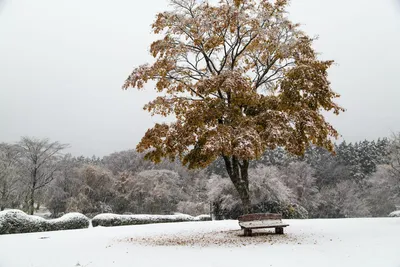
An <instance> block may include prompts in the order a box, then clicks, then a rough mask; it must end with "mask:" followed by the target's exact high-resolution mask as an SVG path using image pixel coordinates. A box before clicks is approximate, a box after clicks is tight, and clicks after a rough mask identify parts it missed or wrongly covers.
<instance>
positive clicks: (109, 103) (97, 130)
mask: <svg viewBox="0 0 400 267" xmlns="http://www.w3.org/2000/svg"><path fill="white" fill-rule="evenodd" d="M398 2H399V0H379V1H378V0H375V1H373V0H292V4H291V7H290V16H291V18H292V20H293V21H295V22H300V23H302V24H303V29H304V30H305V31H306V32H307V33H309V34H310V35H312V36H314V35H318V36H319V40H318V41H317V42H316V44H315V47H316V49H317V50H318V51H319V52H321V56H322V58H324V59H334V60H335V61H336V62H337V64H336V65H335V66H334V67H333V68H332V70H331V71H330V79H331V81H332V86H333V89H334V90H335V91H336V92H338V93H340V94H341V95H342V97H341V99H340V100H339V103H340V104H341V105H342V106H344V107H345V108H346V109H347V112H346V113H344V114H342V115H340V116H339V117H335V116H333V115H332V116H328V118H329V121H330V122H331V123H333V125H334V126H335V127H336V128H337V129H338V130H339V132H340V133H341V135H342V136H343V138H344V139H345V140H348V141H352V142H354V141H358V140H363V139H375V138H378V137H384V136H390V135H391V133H392V132H396V131H400V65H399V62H400V50H399V49H400V4H399V3H398ZM166 6H167V0H148V1H135V0H113V1H111V0H108V1H106V0H0V142H14V141H17V140H18V139H19V138H20V136H24V135H27V136H36V137H48V138H50V139H51V140H58V141H61V142H64V143H69V144H70V145H71V148H70V150H69V151H70V152H71V153H72V154H74V155H80V154H83V155H85V156H91V155H93V154H96V155H98V156H104V155H106V154H109V153H112V152H116V151H120V150H125V149H131V148H134V147H135V146H136V144H137V142H138V141H139V140H140V138H141V136H142V135H143V134H144V132H145V131H146V129H147V128H149V127H151V126H152V125H153V123H154V121H155V119H154V118H151V117H150V116H149V115H148V114H147V113H145V112H144V111H143V110H142V106H143V105H144V104H145V103H146V102H147V101H148V100H150V99H151V98H152V97H154V93H153V92H152V91H151V90H150V89H151V86H149V87H148V89H149V90H147V91H140V92H139V91H135V90H131V91H128V92H126V91H122V90H121V85H122V84H123V82H124V80H125V78H126V77H127V75H128V74H129V73H130V72H131V70H132V69H133V67H134V66H136V65H139V64H142V63H145V62H147V61H149V60H150V59H151V58H150V56H149V53H148V50H149V49H148V46H149V44H150V42H151V41H152V40H154V38H155V37H154V36H152V35H151V32H150V24H151V23H152V22H153V20H154V16H155V14H156V13H157V12H159V11H162V10H164V9H165V8H166Z"/></svg>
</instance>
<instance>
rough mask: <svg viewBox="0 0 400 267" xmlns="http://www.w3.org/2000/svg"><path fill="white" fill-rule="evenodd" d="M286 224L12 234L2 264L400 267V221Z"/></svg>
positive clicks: (1, 240)
mask: <svg viewBox="0 0 400 267" xmlns="http://www.w3.org/2000/svg"><path fill="white" fill-rule="evenodd" d="M285 222H287V223H289V224H290V226H289V227H288V228H286V229H285V231H286V234H285V235H284V236H277V235H272V234H268V231H264V230H261V231H259V232H258V233H260V232H261V233H260V234H258V235H257V234H256V236H254V237H242V236H240V235H241V231H240V230H239V227H238V223H237V221H213V222H185V223H166V224H151V225H137V226H123V227H111V228H105V227H96V228H89V229H82V230H72V231H59V232H45V233H34V234H17V235H4V236H0V267H55V266H57V267H75V266H88V267H112V266H116V267H128V266H129V267H131V266H140V267H141V266H143V267H148V266H157V267H159V266H174V267H180V266H185V267H188V266H189V267H197V266H199V267H200V266H201V267H206V266H207V267H208V266H213V267H221V266H230V267H231V266H232V267H235V266H241V267H243V266H249V267H251V266H263V267H264V266H265V267H269V266H274V267H277V266H289V267H291V266H293V267H301V266H307V267H319V266H322V267H331V266H341V267H346V266H351V267H356V266H363V267H367V266H371V267H377V266H384V267H400V246H399V244H400V218H382V219H341V220H285ZM256 233H257V232H256Z"/></svg>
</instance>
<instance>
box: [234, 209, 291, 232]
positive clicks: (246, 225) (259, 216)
mask: <svg viewBox="0 0 400 267" xmlns="http://www.w3.org/2000/svg"><path fill="white" fill-rule="evenodd" d="M239 225H240V227H241V228H242V229H243V230H244V235H245V236H251V234H252V229H261V228H275V233H276V234H283V228H284V227H287V226H289V225H288V224H284V223H283V222H282V215H281V214H276V213H256V214H247V215H242V216H240V217H239Z"/></svg>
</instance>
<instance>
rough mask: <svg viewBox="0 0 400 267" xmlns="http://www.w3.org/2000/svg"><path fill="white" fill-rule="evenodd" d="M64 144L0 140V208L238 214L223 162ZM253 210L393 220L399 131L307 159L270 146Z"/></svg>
mask: <svg viewBox="0 0 400 267" xmlns="http://www.w3.org/2000/svg"><path fill="white" fill-rule="evenodd" d="M65 148H67V145H63V144H60V143H58V142H50V141H49V140H47V139H43V140H39V139H35V138H27V137H24V138H21V141H19V142H18V143H15V144H7V143H2V144H0V207H1V210H3V209H6V208H19V209H23V210H25V211H27V212H29V213H31V214H32V213H34V212H35V210H37V209H39V208H40V207H41V206H45V207H47V208H48V209H49V210H50V212H51V213H52V216H53V217H59V216H61V215H62V214H64V213H66V212H73V211H74V212H75V211H76V212H81V213H84V214H86V215H89V216H93V215H95V214H98V213H104V212H112V213H118V214H143V213H145V214H171V213H174V212H182V213H186V214H190V215H199V214H209V213H210V212H212V213H213V215H214V216H215V218H217V219H223V218H236V217H237V216H238V215H240V214H241V205H240V199H239V197H238V196H237V192H236V191H235V189H234V187H233V185H232V183H231V182H230V180H229V178H227V174H226V171H225V168H224V165H223V164H224V163H223V161H222V160H218V161H216V162H214V163H213V164H212V165H210V166H209V167H208V168H206V169H203V170H188V169H187V168H186V167H184V166H182V164H181V163H180V162H179V160H176V161H174V162H170V161H163V162H161V163H160V164H157V165H155V164H153V163H151V162H149V161H146V160H144V159H143V154H140V153H137V152H135V151H134V150H127V151H121V152H117V153H113V154H110V155H108V156H105V157H103V158H99V157H95V156H93V157H92V158H87V157H83V156H81V157H73V156H71V155H70V154H64V153H63V151H64V149H65ZM249 173H250V180H251V181H250V190H251V200H252V205H253V211H254V212H282V213H283V214H284V215H285V217H288V218H307V217H308V218H343V217H377V216H386V215H387V214H388V213H390V212H392V211H394V210H396V209H398V208H399V207H398V205H400V135H396V136H394V137H392V138H391V139H387V138H383V139H378V140H376V141H362V142H358V143H346V142H342V143H340V144H338V145H337V146H336V154H335V155H334V154H332V153H330V152H327V151H326V150H324V149H321V148H318V147H311V148H309V149H308V150H307V151H306V153H305V155H304V156H303V157H295V156H291V155H289V154H288V153H286V152H285V151H284V150H283V149H276V150H273V151H267V152H266V153H265V154H264V155H263V156H262V158H260V159H259V160H258V161H254V163H253V164H252V165H251V166H250V172H249Z"/></svg>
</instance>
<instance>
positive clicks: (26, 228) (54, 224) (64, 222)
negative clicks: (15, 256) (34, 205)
mask: <svg viewBox="0 0 400 267" xmlns="http://www.w3.org/2000/svg"><path fill="white" fill-rule="evenodd" d="M88 226H89V219H88V218H87V217H86V216H85V215H83V214H80V213H68V214H66V215H64V216H62V217H61V218H58V219H53V220H46V219H44V218H42V217H39V216H34V215H27V214H26V213H24V212H23V211H20V210H5V211H1V212H0V235H1V234H10V233H27V232H44V231H50V230H52V231H54V230H65V229H77V228H87V227H88Z"/></svg>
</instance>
